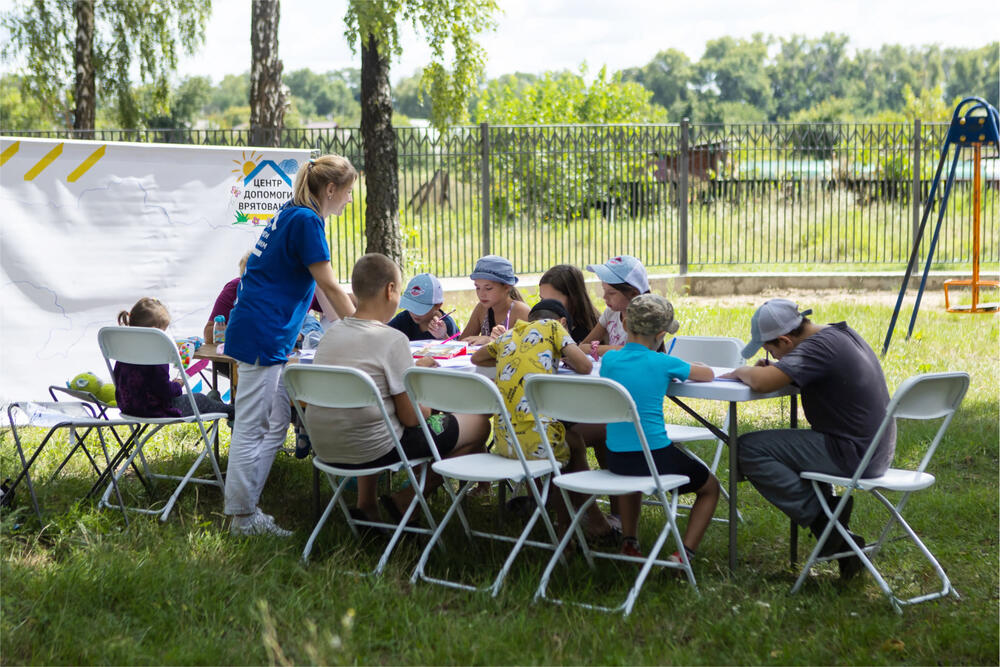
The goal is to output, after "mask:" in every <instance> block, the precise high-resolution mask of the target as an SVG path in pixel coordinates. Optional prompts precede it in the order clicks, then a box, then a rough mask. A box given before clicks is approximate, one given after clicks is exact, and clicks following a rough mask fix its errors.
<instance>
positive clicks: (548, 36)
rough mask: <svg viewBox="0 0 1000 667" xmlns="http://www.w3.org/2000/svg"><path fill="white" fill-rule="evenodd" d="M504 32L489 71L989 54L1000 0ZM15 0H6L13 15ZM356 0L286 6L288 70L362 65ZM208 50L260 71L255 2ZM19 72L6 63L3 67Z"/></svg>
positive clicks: (897, 2) (673, 12)
mask: <svg viewBox="0 0 1000 667" xmlns="http://www.w3.org/2000/svg"><path fill="white" fill-rule="evenodd" d="M498 4H499V5H500V8H501V10H502V12H503V13H502V14H501V15H500V16H499V17H498V25H497V29H496V31H495V32H492V33H487V34H485V35H483V36H482V37H481V43H482V44H483V45H484V46H485V47H486V51H487V55H488V62H487V74H488V76H489V77H495V76H498V75H500V74H504V73H508V72H514V71H521V72H535V73H538V72H543V71H547V70H558V69H567V68H569V69H574V70H575V69H576V68H577V67H578V66H579V65H580V63H582V62H584V61H586V62H587V64H588V66H589V69H590V72H591V73H594V72H596V71H597V70H598V69H599V68H600V67H601V66H602V65H607V66H608V68H609V70H611V71H615V70H618V69H623V68H625V67H632V66H641V65H644V64H646V63H647V62H649V60H650V59H651V58H652V57H653V56H654V55H655V54H656V53H657V52H658V51H662V50H665V49H668V48H675V49H680V50H681V51H684V52H685V53H687V55H688V56H689V57H690V58H691V59H692V60H697V59H698V58H700V57H701V55H702V53H703V51H704V48H705V42H706V41H708V40H711V39H715V38H718V37H722V36H725V35H731V36H735V37H749V36H750V35H752V34H753V33H755V32H762V33H764V34H771V35H776V36H781V37H787V36H790V35H793V34H802V35H806V36H809V37H819V36H821V35H822V34H823V33H825V32H833V33H838V34H846V35H848V37H849V38H850V40H851V41H850V47H851V48H852V49H858V48H861V49H864V48H878V47H879V46H880V45H882V44H903V45H914V46H917V45H924V44H940V45H942V46H961V47H979V46H983V45H985V44H987V43H989V42H990V41H994V40H996V39H997V38H998V35H1000V2H998V1H997V0H963V1H962V2H954V1H949V0H822V1H819V0H693V1H692V0H686V1H685V2H680V1H678V0H498ZM12 5H13V0H0V8H3V9H4V10H8V9H10V7H11V6H12ZM346 5H347V0H284V1H283V2H282V3H281V25H280V31H279V53H280V57H281V59H282V60H283V61H284V65H285V71H286V72H289V71H293V70H296V69H300V68H303V67H308V68H309V69H311V70H313V71H316V72H325V71H328V70H335V69H340V68H344V67H360V66H361V58H360V56H359V55H358V56H356V55H354V54H352V53H351V50H350V48H349V46H348V45H347V43H346V40H345V38H344V13H345V7H346ZM212 6H213V10H212V17H211V19H210V21H209V24H208V29H207V31H206V35H205V38H206V39H205V44H204V45H203V46H202V47H201V49H200V50H199V52H198V53H197V54H195V55H194V56H192V57H184V58H183V59H182V62H181V65H180V70H179V72H178V73H179V74H180V75H181V76H186V75H194V74H199V75H207V76H210V77H212V79H213V81H216V82H217V81H218V80H219V79H220V78H222V76H224V75H226V74H239V73H241V72H244V71H247V70H249V68H250V41H249V32H250V0H214V1H213V3H212ZM403 47H404V53H403V56H402V58H401V60H398V61H394V62H393V65H392V80H393V82H395V81H396V80H398V79H399V78H400V77H402V76H406V75H409V74H412V73H413V72H414V71H415V70H416V69H418V68H420V67H422V66H423V65H424V64H425V63H426V62H427V59H428V50H427V48H426V47H424V46H423V44H422V43H421V38H420V36H418V35H416V34H414V33H413V31H412V30H409V29H407V30H405V31H403ZM6 69H9V66H5V70H6Z"/></svg>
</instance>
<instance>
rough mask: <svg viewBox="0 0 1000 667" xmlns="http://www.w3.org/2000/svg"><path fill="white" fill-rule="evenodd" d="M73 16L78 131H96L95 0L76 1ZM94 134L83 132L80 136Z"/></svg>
mask: <svg viewBox="0 0 1000 667" xmlns="http://www.w3.org/2000/svg"><path fill="white" fill-rule="evenodd" d="M73 18H75V19H76V44H75V47H74V49H73V67H74V69H75V71H76V76H75V79H76V90H75V93H76V94H75V102H76V112H75V113H74V115H73V129H74V130H93V129H94V120H95V118H96V116H97V105H96V102H95V96H96V89H95V86H94V0H75V2H74V3H73ZM91 136H93V133H86V134H82V135H80V138H86V137H91Z"/></svg>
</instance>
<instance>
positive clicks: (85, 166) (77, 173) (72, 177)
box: [66, 144, 108, 183]
mask: <svg viewBox="0 0 1000 667" xmlns="http://www.w3.org/2000/svg"><path fill="white" fill-rule="evenodd" d="M107 147H108V146H107V144H105V145H103V146H101V147H100V148H98V149H97V150H96V151H94V152H93V153H91V154H90V157H88V158H87V159H86V160H84V161H83V162H81V163H80V166H79V167H77V168H76V169H74V170H73V171H71V172H70V174H69V176H67V177H66V180H67V181H69V182H70V183H75V182H76V179H78V178H80V177H81V176H83V175H84V174H86V173H87V171H88V170H89V169H90V168H91V167H93V166H94V165H95V164H97V161H98V160H100V159H101V158H102V157H104V151H105V149H107Z"/></svg>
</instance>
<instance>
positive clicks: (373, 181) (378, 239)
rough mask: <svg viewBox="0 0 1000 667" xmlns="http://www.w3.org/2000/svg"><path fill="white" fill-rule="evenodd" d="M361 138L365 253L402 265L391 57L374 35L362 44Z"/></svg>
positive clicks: (364, 39)
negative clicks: (380, 50) (380, 256)
mask: <svg viewBox="0 0 1000 667" xmlns="http://www.w3.org/2000/svg"><path fill="white" fill-rule="evenodd" d="M361 139H362V141H363V142H364V147H365V164H364V172H365V184H366V189H365V237H366V239H367V241H368V247H367V249H366V250H365V252H380V253H382V254H383V255H386V256H388V257H390V258H392V259H393V260H394V261H395V262H397V263H399V264H401V263H402V260H403V247H402V243H401V242H400V237H399V176H398V173H397V169H398V166H399V165H398V159H397V156H396V132H395V130H393V129H392V90H391V89H390V87H389V54H388V53H379V49H378V41H377V40H376V39H375V37H373V36H372V35H368V36H367V38H363V39H362V43H361Z"/></svg>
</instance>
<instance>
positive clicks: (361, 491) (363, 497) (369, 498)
mask: <svg viewBox="0 0 1000 667" xmlns="http://www.w3.org/2000/svg"><path fill="white" fill-rule="evenodd" d="M378 477H379V476H378V475H365V476H364V477H358V502H357V507H358V509H359V510H361V511H362V512H364V513H365V516H367V517H368V518H369V519H377V518H378V507H377V505H376V502H375V497H376V496H377V495H378Z"/></svg>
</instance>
